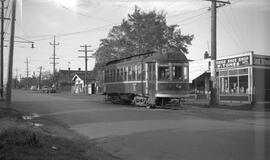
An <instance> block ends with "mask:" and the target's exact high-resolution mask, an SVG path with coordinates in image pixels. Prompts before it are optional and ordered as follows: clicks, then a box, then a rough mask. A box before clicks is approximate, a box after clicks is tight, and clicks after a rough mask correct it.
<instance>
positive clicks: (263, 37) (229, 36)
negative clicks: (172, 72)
mask: <svg viewBox="0 0 270 160" xmlns="http://www.w3.org/2000/svg"><path fill="white" fill-rule="evenodd" d="M230 2H231V5H227V6H225V7H222V8H219V9H218V16H217V17H218V20H217V21H218V22H217V23H218V25H217V29H218V32H217V52H218V53H217V56H218V57H220V56H225V55H231V54H237V53H241V52H245V51H248V50H254V51H255V53H258V54H267V55H270V46H269V39H270V38H269V28H270V18H269V15H270V14H269V13H270V3H269V0H230ZM135 5H137V6H139V7H140V8H141V9H142V10H145V11H148V10H153V9H156V10H157V11H162V10H163V11H165V12H166V13H167V24H168V25H172V24H178V25H179V26H180V28H181V30H182V32H183V34H194V37H195V39H194V40H193V42H192V45H191V46H189V54H188V55H187V57H188V58H189V59H202V58H203V53H204V52H205V51H206V50H208V48H210V41H211V40H210V31H211V29H210V12H209V11H208V8H209V7H210V6H211V2H209V1H205V0H18V5H17V21H16V36H19V37H22V38H25V39H28V40H31V41H34V42H35V48H34V49H32V48H30V46H31V45H30V44H23V43H16V45H15V54H14V75H15V74H16V72H15V69H16V68H17V69H18V75H19V74H21V75H22V77H24V76H26V72H25V71H26V64H25V63H24V62H25V61H26V58H27V57H28V58H29V60H30V64H29V71H30V75H32V73H33V72H35V73H36V74H37V71H38V67H39V66H43V67H44V68H45V70H51V71H52V65H51V64H50V62H51V61H50V60H49V57H52V53H53V47H52V46H51V45H50V42H53V35H56V42H59V43H60V45H59V46H57V47H56V55H57V57H58V58H60V59H59V60H57V62H59V64H58V65H57V66H56V68H57V69H67V68H68V67H70V68H71V69H73V70H75V69H78V68H82V69H83V70H84V59H82V58H78V56H80V55H83V53H79V52H78V50H79V49H81V48H80V46H81V45H84V44H87V45H91V46H92V47H91V49H93V50H95V49H97V48H98V46H99V43H100V39H102V38H105V37H106V36H107V34H108V32H109V31H110V29H111V28H112V26H114V25H119V24H120V23H121V21H122V19H123V18H126V17H127V14H128V13H132V12H133V11H134V6H135ZM8 13H9V12H7V15H6V16H8ZM7 32H9V29H8V30H7ZM5 38H6V39H7V40H8V39H9V37H8V36H6V37H5ZM16 40H20V39H18V38H16ZM6 44H7V45H8V42H6ZM7 50H8V49H7V48H6V52H5V57H7ZM5 62H7V58H6V60H5ZM69 62H70V63H69ZM88 62H89V64H88V66H89V67H88V68H90V69H92V68H93V66H94V60H93V59H89V61H88ZM5 66H7V63H5ZM5 71H6V73H7V70H6V69H5ZM6 73H5V76H6Z"/></svg>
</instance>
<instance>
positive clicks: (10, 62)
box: [6, 0, 17, 105]
mask: <svg viewBox="0 0 270 160" xmlns="http://www.w3.org/2000/svg"><path fill="white" fill-rule="evenodd" d="M16 3H17V0H12V6H11V7H12V8H11V9H12V10H11V12H12V14H11V29H10V44H9V59H8V80H7V92H6V102H7V104H8V105H10V103H11V88H12V70H13V55H14V54H13V52H14V36H15V18H16Z"/></svg>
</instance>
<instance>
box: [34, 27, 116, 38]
mask: <svg viewBox="0 0 270 160" xmlns="http://www.w3.org/2000/svg"><path fill="white" fill-rule="evenodd" d="M109 26H111V25H104V26H99V27H95V28H91V29H89V30H82V31H77V32H70V33H63V34H56V36H57V37H66V36H71V35H77V34H82V33H86V32H92V31H95V30H98V29H102V28H105V27H109ZM48 39H51V37H48V38H41V39H35V40H33V41H34V42H38V41H43V40H48Z"/></svg>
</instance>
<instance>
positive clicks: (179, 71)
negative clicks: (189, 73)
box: [172, 66, 183, 80]
mask: <svg viewBox="0 0 270 160" xmlns="http://www.w3.org/2000/svg"><path fill="white" fill-rule="evenodd" d="M172 70H173V71H172V74H173V75H172V77H173V80H183V67H182V66H173V67H172Z"/></svg>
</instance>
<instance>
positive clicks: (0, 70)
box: [0, 0, 5, 99]
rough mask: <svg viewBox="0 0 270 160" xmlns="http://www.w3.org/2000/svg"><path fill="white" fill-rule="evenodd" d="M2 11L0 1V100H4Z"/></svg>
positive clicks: (3, 3)
mask: <svg viewBox="0 0 270 160" xmlns="http://www.w3.org/2000/svg"><path fill="white" fill-rule="evenodd" d="M4 10H5V2H4V0H1V52H0V99H3V98H4V20H5V18H4Z"/></svg>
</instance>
